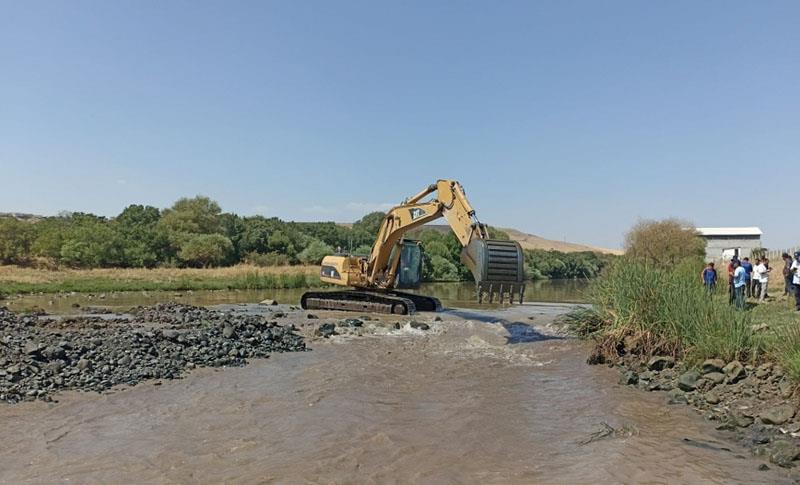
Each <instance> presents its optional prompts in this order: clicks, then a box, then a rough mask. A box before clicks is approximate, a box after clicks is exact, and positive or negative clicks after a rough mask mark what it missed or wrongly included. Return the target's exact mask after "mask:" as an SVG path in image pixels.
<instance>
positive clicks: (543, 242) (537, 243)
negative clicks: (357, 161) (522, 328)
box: [342, 224, 623, 255]
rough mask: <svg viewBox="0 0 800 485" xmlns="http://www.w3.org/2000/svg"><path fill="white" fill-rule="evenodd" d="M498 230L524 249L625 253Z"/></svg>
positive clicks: (441, 226) (433, 226) (439, 228)
mask: <svg viewBox="0 0 800 485" xmlns="http://www.w3.org/2000/svg"><path fill="white" fill-rule="evenodd" d="M342 225H347V226H350V225H352V224H342ZM423 227H424V229H434V230H436V231H440V232H449V231H450V226H448V225H445V224H429V225H427V226H423ZM497 229H499V230H501V231H503V232H505V233H506V234H508V237H510V238H511V239H512V240H513V241H517V242H519V245H520V246H522V249H544V250H546V251H551V250H552V251H561V252H562V253H577V252H581V251H593V252H595V253H602V254H617V255H620V254H622V253H623V251H622V250H620V249H608V248H600V247H597V246H589V245H586V244H578V243H570V242H564V241H553V240H552V239H545V238H543V237H541V236H536V235H534V234H528V233H525V232H522V231H518V230H516V229H510V228H505V227H498V228H497Z"/></svg>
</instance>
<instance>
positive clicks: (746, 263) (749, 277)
mask: <svg viewBox="0 0 800 485" xmlns="http://www.w3.org/2000/svg"><path fill="white" fill-rule="evenodd" d="M742 268H743V269H744V276H745V281H746V282H747V283H746V284H745V288H746V290H747V298H750V297H751V296H753V265H752V264H751V263H750V258H744V259H742Z"/></svg>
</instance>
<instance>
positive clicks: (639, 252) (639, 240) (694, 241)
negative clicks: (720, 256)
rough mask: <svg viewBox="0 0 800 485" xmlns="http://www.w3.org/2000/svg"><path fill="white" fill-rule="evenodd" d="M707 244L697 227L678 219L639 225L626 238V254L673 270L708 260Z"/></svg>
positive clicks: (645, 221) (641, 222) (646, 222)
mask: <svg viewBox="0 0 800 485" xmlns="http://www.w3.org/2000/svg"><path fill="white" fill-rule="evenodd" d="M705 248H706V243H705V241H704V240H703V239H702V238H700V237H699V236H698V235H697V231H696V230H695V228H694V226H693V225H692V224H690V223H688V222H686V221H681V220H679V219H665V220H663V221H652V220H644V221H639V222H638V223H637V224H636V225H634V226H633V228H631V230H630V231H629V232H628V234H626V235H625V254H626V255H627V256H629V257H631V258H633V259H637V260H640V261H643V262H645V263H647V264H651V265H655V266H660V267H671V266H674V265H676V264H678V263H679V262H680V261H682V260H685V259H690V260H694V261H697V260H701V259H702V258H704V257H705Z"/></svg>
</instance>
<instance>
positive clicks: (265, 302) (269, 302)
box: [258, 298, 278, 306]
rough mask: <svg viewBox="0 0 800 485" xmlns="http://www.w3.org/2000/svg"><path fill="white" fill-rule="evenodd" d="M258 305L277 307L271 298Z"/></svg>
mask: <svg viewBox="0 0 800 485" xmlns="http://www.w3.org/2000/svg"><path fill="white" fill-rule="evenodd" d="M258 304H259V305H264V306H274V305H277V304H278V302H277V301H275V300H273V299H271V298H267V299H266V300H262V301H261V302H259V303H258Z"/></svg>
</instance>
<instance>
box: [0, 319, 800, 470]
mask: <svg viewBox="0 0 800 485" xmlns="http://www.w3.org/2000/svg"><path fill="white" fill-rule="evenodd" d="M564 308H565V307H563V306H538V305H526V306H523V307H517V308H516V309H514V310H510V311H503V312H493V313H492V312H474V311H456V312H452V313H450V314H448V315H447V316H446V317H445V321H444V322H437V323H435V324H434V327H433V328H432V329H431V330H429V331H427V332H426V331H419V330H412V329H401V330H399V331H394V332H391V333H390V334H389V335H382V336H369V337H366V336H365V337H350V338H341V337H336V338H333V339H330V340H320V341H316V342H310V346H311V347H312V348H313V349H314V351H313V352H305V353H293V354H281V355H274V356H273V357H271V358H270V359H266V360H258V361H253V362H252V363H251V365H249V366H247V367H244V368H236V369H224V370H210V369H201V370H198V371H195V372H193V373H192V374H191V376H190V377H188V378H186V379H183V380H178V381H171V382H165V383H163V384H161V385H152V384H143V385H139V386H136V387H134V388H130V389H125V390H119V391H116V392H114V393H111V394H104V395H97V394H77V393H68V394H62V395H61V396H60V398H61V399H60V401H61V402H59V403H57V404H47V403H41V402H34V403H23V404H19V405H4V406H0V422H2V423H3V426H2V427H0V442H2V443H4V446H2V447H0V482H2V483H24V482H27V483H51V482H54V481H69V482H72V483H110V482H137V483H146V482H150V483H187V482H189V483H191V482H203V483H214V482H225V481H227V482H243V483H263V482H273V481H274V482H279V483H354V482H358V483H387V482H388V483H409V482H416V483H420V482H426V483H464V482H470V483H534V482H535V483H676V482H681V483H791V482H790V481H789V480H788V478H787V475H786V474H787V472H786V471H785V470H780V469H771V470H768V471H758V466H759V465H760V464H761V463H762V462H761V461H760V460H757V459H754V458H751V457H749V456H748V455H747V452H746V451H745V450H743V449H740V448H737V447H735V446H734V445H732V444H730V443H727V442H725V441H723V440H722V439H721V437H720V436H719V435H718V434H717V432H716V431H714V430H713V428H712V426H711V425H710V424H709V423H707V422H704V421H703V420H702V418H701V417H700V416H698V415H696V414H695V413H694V412H692V411H691V410H690V409H688V408H686V407H665V406H664V404H663V403H664V397H663V395H659V393H642V392H639V391H636V390H634V389H628V388H624V387H620V386H618V385H616V384H615V382H616V380H617V377H618V376H617V374H616V372H615V371H614V370H611V369H607V368H601V367H597V366H594V367H590V366H587V365H585V364H584V358H585V355H586V348H585V347H584V346H583V344H582V343H580V342H577V341H575V340H571V339H564V338H560V337H558V336H557V335H556V334H555V333H554V332H553V330H552V328H551V327H550V325H549V324H550V322H552V319H553V317H554V316H555V315H557V314H559V313H561V312H563V311H564ZM530 317H533V320H531V319H530ZM498 322H499V323H498ZM604 423H605V424H607V425H608V426H610V428H613V429H615V430H617V431H614V432H611V431H608V430H609V429H610V428H607V427H606V426H605V424H604ZM609 433H610V435H609V436H605V435H606V434H609Z"/></svg>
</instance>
